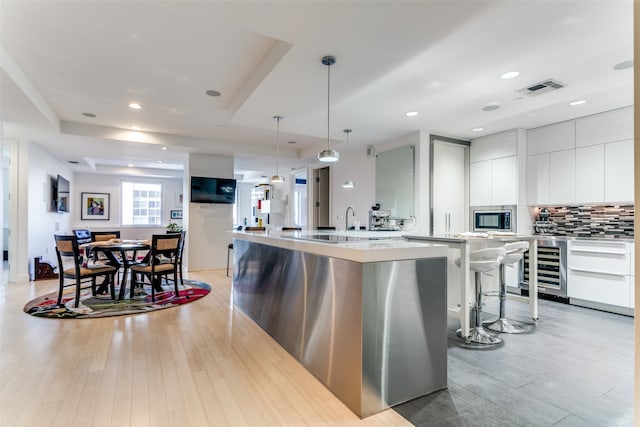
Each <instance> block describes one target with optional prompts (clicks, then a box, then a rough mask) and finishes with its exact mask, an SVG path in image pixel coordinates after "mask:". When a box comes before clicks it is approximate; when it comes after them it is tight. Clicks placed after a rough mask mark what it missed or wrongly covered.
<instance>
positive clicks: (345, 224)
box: [344, 206, 356, 231]
mask: <svg viewBox="0 0 640 427" xmlns="http://www.w3.org/2000/svg"><path fill="white" fill-rule="evenodd" d="M349 209H351V214H352V215H353V216H356V211H355V210H354V209H353V206H349V207H347V210H346V211H345V213H344V230H345V231H347V230H349Z"/></svg>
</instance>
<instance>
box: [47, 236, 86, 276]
mask: <svg viewBox="0 0 640 427" xmlns="http://www.w3.org/2000/svg"><path fill="white" fill-rule="evenodd" d="M54 238H55V239H56V256H57V258H58V272H59V273H60V274H62V272H63V271H65V270H68V268H65V266H67V265H68V266H69V268H70V267H71V265H70V264H71V261H73V264H74V268H75V270H76V275H78V276H79V275H80V266H81V265H82V261H83V259H82V257H81V256H80V247H79V245H78V238H77V237H76V236H75V234H72V235H60V234H55V235H54Z"/></svg>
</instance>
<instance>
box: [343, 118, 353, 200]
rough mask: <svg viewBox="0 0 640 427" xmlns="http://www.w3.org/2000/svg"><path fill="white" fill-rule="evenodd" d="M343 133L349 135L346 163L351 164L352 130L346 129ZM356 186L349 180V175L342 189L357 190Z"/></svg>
mask: <svg viewBox="0 0 640 427" xmlns="http://www.w3.org/2000/svg"><path fill="white" fill-rule="evenodd" d="M343 132H344V133H346V134H347V158H346V162H347V163H349V134H350V133H351V129H344V130H343ZM355 186H356V185H355V184H354V183H353V181H351V180H350V179H349V175H347V180H346V181H345V182H344V183H343V184H342V188H346V189H352V188H355Z"/></svg>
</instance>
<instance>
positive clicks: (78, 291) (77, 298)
mask: <svg viewBox="0 0 640 427" xmlns="http://www.w3.org/2000/svg"><path fill="white" fill-rule="evenodd" d="M79 305H80V278H77V279H76V300H75V303H74V304H73V306H74V307H75V308H78V306H79Z"/></svg>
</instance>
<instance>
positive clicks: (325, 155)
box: [318, 56, 340, 163]
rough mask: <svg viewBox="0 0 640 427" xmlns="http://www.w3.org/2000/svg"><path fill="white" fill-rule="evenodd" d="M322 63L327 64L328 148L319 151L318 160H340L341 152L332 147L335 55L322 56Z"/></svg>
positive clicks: (328, 161)
mask: <svg viewBox="0 0 640 427" xmlns="http://www.w3.org/2000/svg"><path fill="white" fill-rule="evenodd" d="M322 63H323V64H324V65H326V66H327V149H326V150H322V151H320V152H319V153H318V160H319V161H321V162H325V163H330V162H337V161H338V160H340V153H338V152H337V151H336V150H332V149H331V140H330V135H331V126H330V124H331V114H330V113H331V109H330V108H331V66H332V65H333V64H335V63H336V58H335V56H324V57H322Z"/></svg>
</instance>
